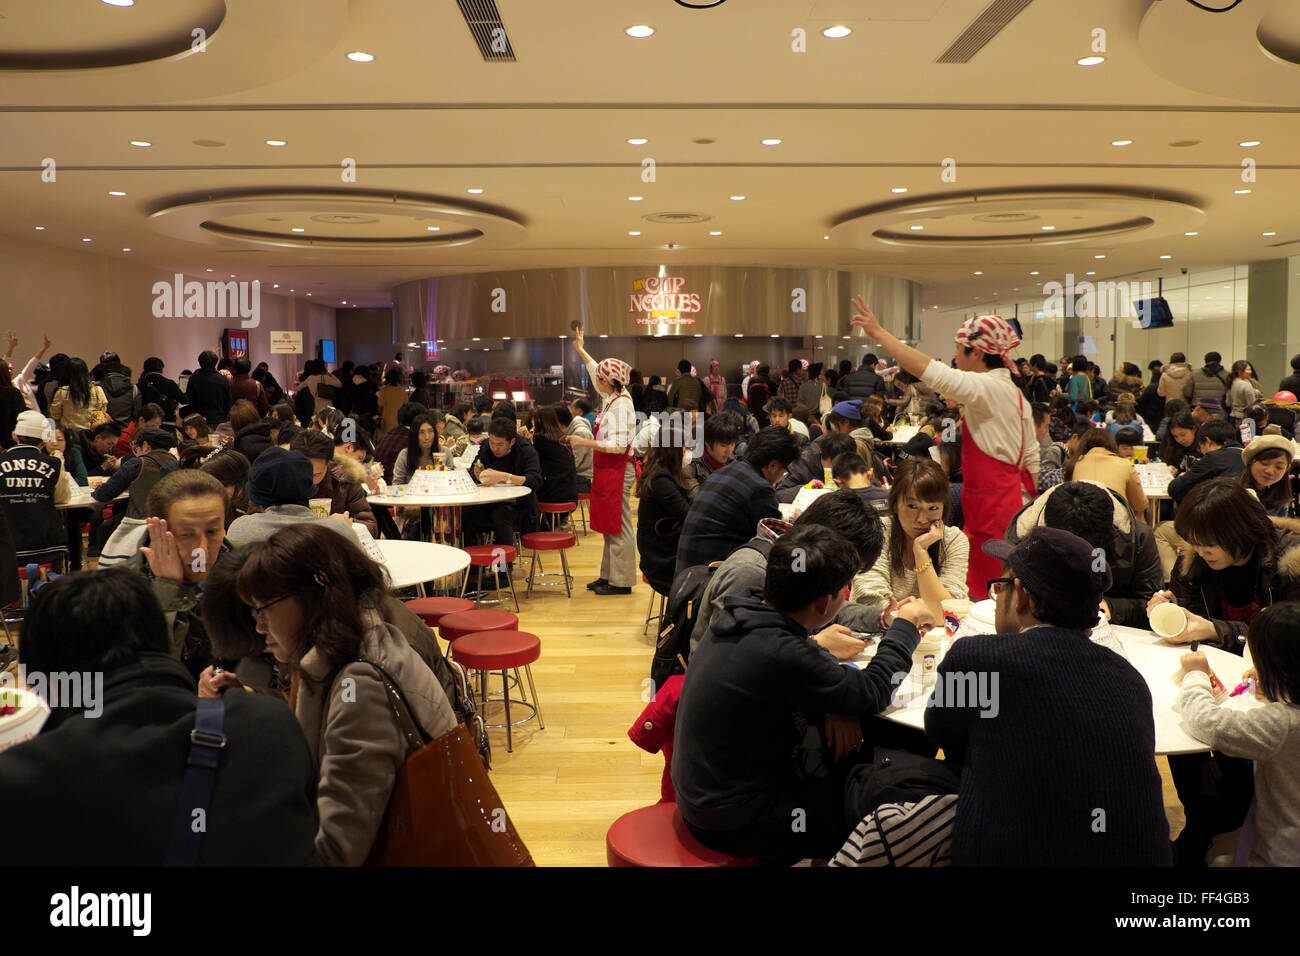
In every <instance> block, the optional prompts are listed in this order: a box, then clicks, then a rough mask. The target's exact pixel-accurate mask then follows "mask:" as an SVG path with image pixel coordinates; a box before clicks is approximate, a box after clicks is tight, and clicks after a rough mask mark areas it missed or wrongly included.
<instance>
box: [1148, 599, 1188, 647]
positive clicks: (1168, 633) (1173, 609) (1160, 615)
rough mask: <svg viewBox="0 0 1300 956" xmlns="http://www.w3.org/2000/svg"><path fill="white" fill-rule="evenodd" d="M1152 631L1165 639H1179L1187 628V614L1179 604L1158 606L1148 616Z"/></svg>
mask: <svg viewBox="0 0 1300 956" xmlns="http://www.w3.org/2000/svg"><path fill="white" fill-rule="evenodd" d="M1147 619H1148V620H1149V621H1150V622H1151V630H1152V631H1154V632H1155V634H1156V636H1158V637H1163V638H1170V637H1177V636H1178V635H1179V634H1181V633H1183V629H1184V628H1186V627H1187V612H1186V611H1184V610H1183V609H1182V608H1181V607H1179V606H1178V605H1177V604H1170V603H1168V602H1166V603H1164V604H1157V605H1156V606H1155V607H1153V608H1152V609H1151V613H1150V614H1148V615H1147Z"/></svg>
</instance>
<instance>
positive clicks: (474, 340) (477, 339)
mask: <svg viewBox="0 0 1300 956" xmlns="http://www.w3.org/2000/svg"><path fill="white" fill-rule="evenodd" d="M470 341H471V342H482V341H483V340H482V339H480V338H473V339H470Z"/></svg>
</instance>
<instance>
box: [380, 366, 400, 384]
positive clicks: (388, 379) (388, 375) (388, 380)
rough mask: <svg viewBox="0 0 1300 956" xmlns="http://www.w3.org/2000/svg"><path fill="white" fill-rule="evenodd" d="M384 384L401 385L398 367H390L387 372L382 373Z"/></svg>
mask: <svg viewBox="0 0 1300 956" xmlns="http://www.w3.org/2000/svg"><path fill="white" fill-rule="evenodd" d="M384 384H385V385H401V384H402V370H401V369H400V368H390V369H389V370H388V371H387V372H385V373H384Z"/></svg>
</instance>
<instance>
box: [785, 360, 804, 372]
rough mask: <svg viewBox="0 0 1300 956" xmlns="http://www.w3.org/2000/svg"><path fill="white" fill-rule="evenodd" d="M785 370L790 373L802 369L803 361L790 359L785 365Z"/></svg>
mask: <svg viewBox="0 0 1300 956" xmlns="http://www.w3.org/2000/svg"><path fill="white" fill-rule="evenodd" d="M786 371H788V372H789V373H790V374H791V375H793V374H795V373H796V372H801V371H803V362H800V361H799V360H798V359H790V362H789V364H788V365H786Z"/></svg>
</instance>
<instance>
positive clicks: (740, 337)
mask: <svg viewBox="0 0 1300 956" xmlns="http://www.w3.org/2000/svg"><path fill="white" fill-rule="evenodd" d="M744 337H745V336H744V334H743V333H741V332H737V333H736V338H738V339H743V338H744Z"/></svg>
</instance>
